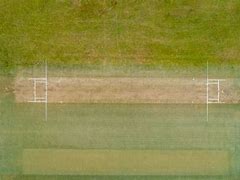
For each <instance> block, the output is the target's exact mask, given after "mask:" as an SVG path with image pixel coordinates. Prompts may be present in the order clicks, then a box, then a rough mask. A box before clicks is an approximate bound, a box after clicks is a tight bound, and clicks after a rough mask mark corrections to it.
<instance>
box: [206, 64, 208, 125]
mask: <svg viewBox="0 0 240 180" xmlns="http://www.w3.org/2000/svg"><path fill="white" fill-rule="evenodd" d="M206 84H207V122H208V60H207V83H206Z"/></svg>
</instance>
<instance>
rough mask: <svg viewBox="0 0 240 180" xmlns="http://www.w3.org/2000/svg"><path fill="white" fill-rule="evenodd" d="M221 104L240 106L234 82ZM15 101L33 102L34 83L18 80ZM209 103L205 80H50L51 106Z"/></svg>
mask: <svg viewBox="0 0 240 180" xmlns="http://www.w3.org/2000/svg"><path fill="white" fill-rule="evenodd" d="M44 88H45V84H37V88H36V89H37V91H36V94H37V96H38V97H43V96H44ZM219 88H220V94H219V97H220V101H221V102H224V103H239V102H240V95H239V94H238V90H237V87H236V86H235V85H234V79H225V81H222V82H220V87H219ZM217 91H218V90H217V85H216V84H215V85H209V98H217V96H218V93H217ZM14 92H15V98H16V102H19V103H23V102H29V101H31V100H32V99H33V96H34V90H33V81H32V80H30V79H28V78H21V77H17V78H16V80H15V89H14ZM206 100H207V87H206V79H203V78H202V79H201V78H199V79H198V78H142V77H137V78H132V77H89V78H88V77H77V78H59V77H51V78H48V103H196V104H204V103H206Z"/></svg>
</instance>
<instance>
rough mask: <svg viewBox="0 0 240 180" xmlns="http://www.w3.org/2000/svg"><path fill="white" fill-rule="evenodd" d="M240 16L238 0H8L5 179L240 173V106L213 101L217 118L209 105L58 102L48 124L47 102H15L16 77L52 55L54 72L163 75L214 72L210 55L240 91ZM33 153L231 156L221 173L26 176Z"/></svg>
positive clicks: (1, 21) (0, 52)
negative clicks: (27, 158)
mask: <svg viewBox="0 0 240 180" xmlns="http://www.w3.org/2000/svg"><path fill="white" fill-rule="evenodd" d="M239 20H240V1H238V0H211V1H209V0H0V179H17V180H22V179H24V180H28V179H34V180H36V179H46V180H48V179H49V180H50V179H51V180H52V179H54V180H55V179H60V180H61V179H84V180H85V179H86V180H88V179H94V180H95V179H102V180H103V179H104V180H105V179H106V180H108V179H109V180H110V179H111V180H112V179H117V180H122V179H124V180H125V179H130V180H135V179H136V180H143V179H144V180H145V179H150V180H151V179H153V180H155V179H166V180H185V179H187V180H188V179H189V180H190V179H191V180H200V179H201V180H202V179H204V180H215V179H216V180H229V179H233V180H235V179H236V180H237V179H239V178H240V140H239V139H240V123H239V117H240V113H239V112H240V104H215V105H210V106H209V121H208V122H207V114H206V105H204V104H202V105H200V104H49V105H48V121H47V122H46V121H44V105H43V104H29V103H16V102H15V98H14V79H15V77H16V76H17V75H19V76H25V75H26V74H28V73H29V69H30V71H31V70H32V69H34V68H36V67H38V66H40V67H41V66H42V65H43V64H44V62H45V61H47V62H48V65H49V76H52V77H62V76H64V77H82V76H87V77H94V76H98V77H101V76H109V77H112V76H114V77H123V76H124V77H163V78H164V77H191V78H192V77H204V78H205V77H206V64H207V61H208V62H209V74H210V77H216V78H234V79H235V85H236V88H239V87H240V81H239V78H240V60H239V57H240V41H239V40H240V39H239V37H240V30H239V29H240V23H239ZM32 66H33V67H32ZM31 68H32V69H31ZM34 70H36V71H35V73H36V74H34V75H39V74H41V75H42V72H43V71H42V69H40V70H39V69H38V68H36V69H34ZM38 70H39V71H38ZM28 75H29V74H28ZM237 93H240V92H239V91H238V92H237ZM26 149H70V150H71V149H76V150H79V151H81V150H96V151H98V150H118V151H120V152H123V153H124V152H126V151H131V150H133V151H136V152H138V151H147V150H153V151H154V150H156V151H164V150H169V151H170V150H175V151H178V150H186V151H188V150H190V151H191V150H192V151H195V150H196V151H199V150H203V151H204V150H205V151H224V152H227V153H229V156H230V157H231V160H229V162H230V167H228V168H229V171H228V172H227V173H225V174H224V173H221V172H220V173H219V174H220V175H216V176H211V175H202V176H192V175H188V176H187V175H181V176H167V175H166V176H155V175H153V176H144V175H143V176H138V175H133V176H128V175H127V174H126V175H125V176H124V173H123V176H119V175H115V176H108V174H105V175H102V176H98V175H92V176H91V175H87V176H84V175H82V176H80V175H79V176H78V175H73V176H67V175H62V176H60V175H45V176H44V175H34V174H33V175H25V174H24V169H23V163H24V158H23V152H24V151H26ZM119 159H121V158H119ZM63 174H64V173H63ZM103 174H104V173H103ZM222 174H224V175H222Z"/></svg>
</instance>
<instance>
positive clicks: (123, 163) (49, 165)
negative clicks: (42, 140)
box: [23, 149, 231, 175]
mask: <svg viewBox="0 0 240 180" xmlns="http://www.w3.org/2000/svg"><path fill="white" fill-rule="evenodd" d="M230 165H231V160H230V156H229V153H228V152H227V151H210V150H72V149H25V150H24V152H23V174H37V175H42V174H44V175H52V174H54V175H56V174H57V175H105V174H107V175H227V174H228V173H229V169H230Z"/></svg>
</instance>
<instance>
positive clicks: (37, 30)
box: [0, 0, 240, 70]
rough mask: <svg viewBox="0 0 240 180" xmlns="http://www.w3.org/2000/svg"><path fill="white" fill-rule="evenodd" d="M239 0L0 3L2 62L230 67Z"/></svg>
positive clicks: (233, 60)
mask: <svg viewBox="0 0 240 180" xmlns="http://www.w3.org/2000/svg"><path fill="white" fill-rule="evenodd" d="M239 20H240V2H239V1H237V0H230V1H229V0H221V1H220V0H212V1H201V0H194V1H186V0H179V1H172V0H151V1H144V0H138V1H136V0H127V1H125V0H106V1H102V0H84V1H79V0H48V1H46V0H30V1H25V0H1V1H0V22H1V26H0V65H1V66H3V67H4V68H5V69H6V70H9V69H12V68H14V67H16V66H17V65H23V66H26V65H30V64H37V63H38V62H39V61H42V60H43V59H47V60H48V61H49V63H52V64H80V65H103V66H105V65H117V66H122V65H130V64H131V65H143V66H154V67H156V66H167V67H173V68H175V67H201V66H205V64H206V60H209V62H210V63H212V64H216V65H217V64H218V65H230V66H234V65H236V64H238V65H239V64H240V63H239V55H240V51H239V49H240V43H239V37H240V31H239V29H240V24H239V23H238V22H239Z"/></svg>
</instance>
